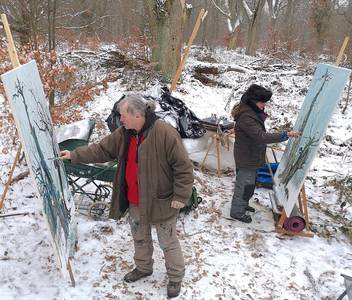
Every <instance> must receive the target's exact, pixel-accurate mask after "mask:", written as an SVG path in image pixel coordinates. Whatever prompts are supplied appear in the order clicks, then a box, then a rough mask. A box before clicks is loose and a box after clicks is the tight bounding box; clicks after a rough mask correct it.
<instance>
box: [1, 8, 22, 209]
mask: <svg viewBox="0 0 352 300" xmlns="http://www.w3.org/2000/svg"><path fill="white" fill-rule="evenodd" d="M1 21H2V24H3V26H4V30H5V33H6V38H7V50H8V52H9V56H10V60H11V64H12V67H13V68H17V67H19V66H20V61H19V59H18V56H17V52H16V48H15V44H14V42H13V38H12V34H11V31H10V26H9V23H8V22H7V17H6V15H5V14H1ZM21 151H22V144H21V143H20V145H19V147H18V150H17V153H16V157H15V160H14V162H13V164H12V166H11V169H10V173H9V177H8V179H7V182H6V184H5V188H4V191H3V193H2V195H1V200H0V209H2V207H3V205H4V201H5V198H6V194H7V191H8V190H9V187H10V184H11V181H12V176H13V173H14V171H15V168H16V164H17V162H18V160H19V158H20V155H21Z"/></svg>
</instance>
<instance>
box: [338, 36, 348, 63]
mask: <svg viewBox="0 0 352 300" xmlns="http://www.w3.org/2000/svg"><path fill="white" fill-rule="evenodd" d="M349 39H350V38H349V37H348V36H346V37H345V40H344V41H343V43H342V46H341V49H340V52H339V55H338V56H337V59H336V63H335V64H336V66H338V65H340V63H341V60H342V56H343V54H344V53H345V49H346V46H347V43H348V41H349Z"/></svg>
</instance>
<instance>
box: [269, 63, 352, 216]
mask: <svg viewBox="0 0 352 300" xmlns="http://www.w3.org/2000/svg"><path fill="white" fill-rule="evenodd" d="M350 73H351V70H349V69H345V68H339V67H335V66H331V65H325V64H319V65H318V66H317V68H316V71H315V73H314V77H313V80H312V82H311V84H310V86H309V89H308V93H307V95H306V97H305V100H304V103H303V105H302V108H301V111H300V113H299V115H298V117H297V120H296V123H295V126H294V130H296V131H299V132H300V133H301V136H300V137H299V138H296V139H291V140H290V141H289V143H288V145H287V147H286V150H285V152H284V155H283V157H282V158H281V161H280V165H279V168H278V170H277V171H276V174H275V177H274V187H273V189H274V192H275V196H276V198H277V199H278V201H279V202H280V203H281V204H282V205H283V207H284V209H285V212H286V215H288V216H289V215H290V213H291V211H292V209H293V207H294V205H295V203H296V201H297V197H298V195H299V192H300V189H301V187H302V185H303V183H304V179H305V177H306V175H307V173H308V171H309V168H310V166H311V164H312V162H313V160H314V157H315V155H316V153H317V151H318V147H319V145H320V143H321V141H322V139H323V137H324V134H325V131H326V128H327V126H328V123H329V120H330V118H331V116H332V114H333V112H334V109H335V107H336V105H337V103H338V101H339V99H340V97H341V94H342V92H343V90H344V87H345V84H346V82H347V80H348V78H349V76H350Z"/></svg>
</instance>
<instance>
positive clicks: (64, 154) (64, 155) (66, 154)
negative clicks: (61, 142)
mask: <svg viewBox="0 0 352 300" xmlns="http://www.w3.org/2000/svg"><path fill="white" fill-rule="evenodd" d="M59 158H60V159H61V160H64V159H71V152H70V151H68V150H63V151H60V157H59Z"/></svg>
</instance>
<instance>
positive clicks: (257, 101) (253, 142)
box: [230, 84, 299, 223]
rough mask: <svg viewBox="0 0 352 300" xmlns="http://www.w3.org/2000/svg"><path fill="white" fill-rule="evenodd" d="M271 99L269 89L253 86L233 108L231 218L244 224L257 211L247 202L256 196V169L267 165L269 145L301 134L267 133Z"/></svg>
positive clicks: (290, 132)
mask: <svg viewBox="0 0 352 300" xmlns="http://www.w3.org/2000/svg"><path fill="white" fill-rule="evenodd" d="M271 96H272V92H271V91H270V90H268V89H266V88H264V87H262V86H259V85H257V84H252V85H251V86H250V87H249V88H248V89H247V90H246V92H245V93H244V94H243V95H242V97H241V102H240V104H239V105H236V106H235V107H234V108H233V109H232V116H233V118H234V120H235V145H234V156H235V164H236V184H235V191H234V194H233V197H232V203H231V211H230V216H231V217H232V218H234V219H237V220H239V221H241V222H245V223H250V222H252V218H251V216H249V215H247V214H246V211H250V212H254V211H255V210H254V208H253V207H251V206H249V205H248V202H249V199H250V198H251V197H252V196H253V194H254V189H255V177H256V173H257V169H258V168H260V167H262V166H263V164H264V163H265V154H266V144H271V143H278V142H283V141H286V140H287V139H288V138H290V137H297V136H298V135H299V133H297V132H295V131H289V132H287V131H283V132H279V133H268V132H266V129H265V125H264V121H265V119H266V117H267V114H266V113H265V112H264V109H265V105H266V102H267V101H269V100H270V99H271Z"/></svg>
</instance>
